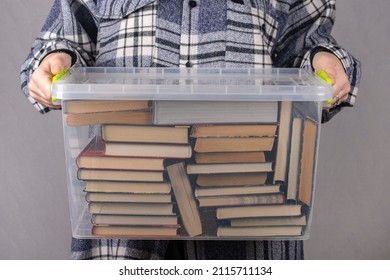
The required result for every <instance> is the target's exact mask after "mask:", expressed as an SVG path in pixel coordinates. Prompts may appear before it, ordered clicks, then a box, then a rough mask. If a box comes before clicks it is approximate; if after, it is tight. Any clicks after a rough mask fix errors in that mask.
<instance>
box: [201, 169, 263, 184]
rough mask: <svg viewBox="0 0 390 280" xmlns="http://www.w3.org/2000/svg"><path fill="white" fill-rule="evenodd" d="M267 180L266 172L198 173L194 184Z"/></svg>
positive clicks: (245, 182) (251, 182)
mask: <svg viewBox="0 0 390 280" xmlns="http://www.w3.org/2000/svg"><path fill="white" fill-rule="evenodd" d="M266 180H267V173H265V172H261V173H226V174H200V175H198V176H197V179H196V184H197V185H198V186H200V187H216V186H242V185H256V184H258V185H262V184H265V182H266Z"/></svg>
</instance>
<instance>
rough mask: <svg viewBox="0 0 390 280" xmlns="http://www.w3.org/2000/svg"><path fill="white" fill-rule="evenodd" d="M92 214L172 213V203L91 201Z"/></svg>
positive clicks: (90, 209)
mask: <svg viewBox="0 0 390 280" xmlns="http://www.w3.org/2000/svg"><path fill="white" fill-rule="evenodd" d="M88 211H89V213H91V214H119V215H172V214H174V212H173V204H172V203H132V202H90V203H89V204H88Z"/></svg>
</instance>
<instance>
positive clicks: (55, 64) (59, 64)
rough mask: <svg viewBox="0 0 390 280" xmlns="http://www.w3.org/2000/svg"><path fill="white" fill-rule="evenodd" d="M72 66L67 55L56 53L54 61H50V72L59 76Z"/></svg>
mask: <svg viewBox="0 0 390 280" xmlns="http://www.w3.org/2000/svg"><path fill="white" fill-rule="evenodd" d="M70 66H71V57H70V56H69V55H68V54H66V53H56V54H54V55H53V59H52V60H51V61H50V72H51V73H52V74H53V75H57V74H58V73H60V72H61V71H63V70H65V69H69V68H70Z"/></svg>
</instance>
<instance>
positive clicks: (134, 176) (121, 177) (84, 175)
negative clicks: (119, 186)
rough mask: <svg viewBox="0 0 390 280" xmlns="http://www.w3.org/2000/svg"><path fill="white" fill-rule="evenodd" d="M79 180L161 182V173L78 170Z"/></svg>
mask: <svg viewBox="0 0 390 280" xmlns="http://www.w3.org/2000/svg"><path fill="white" fill-rule="evenodd" d="M77 176H78V179H79V180H103V181H141V182H142V181H144V182H163V181H164V177H163V172H162V171H134V170H105V169H79V170H78V172H77Z"/></svg>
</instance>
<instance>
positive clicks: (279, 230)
mask: <svg viewBox="0 0 390 280" xmlns="http://www.w3.org/2000/svg"><path fill="white" fill-rule="evenodd" d="M300 235H302V226H274V227H229V226H220V227H218V231H217V236H224V237H241V236H242V237H244V236H245V237H250V236H253V237H275V236H281V237H282V236H300Z"/></svg>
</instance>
